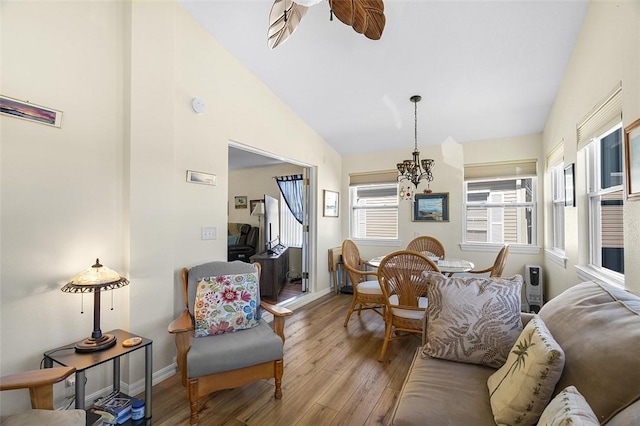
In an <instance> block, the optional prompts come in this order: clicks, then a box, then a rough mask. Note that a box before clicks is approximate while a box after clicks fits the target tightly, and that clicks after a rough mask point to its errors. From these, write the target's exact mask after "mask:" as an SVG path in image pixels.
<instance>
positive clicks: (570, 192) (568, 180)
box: [564, 163, 576, 207]
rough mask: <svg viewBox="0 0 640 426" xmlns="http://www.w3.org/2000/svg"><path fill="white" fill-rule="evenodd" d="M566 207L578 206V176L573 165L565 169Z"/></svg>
mask: <svg viewBox="0 0 640 426" xmlns="http://www.w3.org/2000/svg"><path fill="white" fill-rule="evenodd" d="M564 205H565V206H566V207H575V206H576V176H575V170H574V164H573V163H571V164H569V165H568V166H566V167H565V168H564Z"/></svg>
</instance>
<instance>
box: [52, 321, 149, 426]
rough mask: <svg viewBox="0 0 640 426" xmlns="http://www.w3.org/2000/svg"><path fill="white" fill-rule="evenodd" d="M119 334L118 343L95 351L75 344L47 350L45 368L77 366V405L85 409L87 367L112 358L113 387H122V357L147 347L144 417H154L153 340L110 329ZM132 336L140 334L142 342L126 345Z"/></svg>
mask: <svg viewBox="0 0 640 426" xmlns="http://www.w3.org/2000/svg"><path fill="white" fill-rule="evenodd" d="M108 334H112V335H114V336H115V337H116V339H117V343H116V344H115V346H112V347H110V348H108V349H105V350H102V351H96V352H88V353H81V352H76V351H75V349H74V344H75V342H74V343H71V344H69V345H64V346H60V347H59V348H55V349H52V350H50V351H47V352H45V353H44V367H45V368H51V367H53V363H54V362H55V363H56V364H60V365H62V366H65V367H75V368H76V408H79V409H82V410H85V404H84V399H85V389H84V386H85V372H86V370H88V369H90V368H92V367H95V366H98V365H100V364H103V363H105V362H108V361H113V390H114V391H119V390H120V357H122V356H123V355H127V354H130V353H131V352H135V351H137V350H138V349H142V348H144V370H145V372H144V401H145V406H144V417H145V418H146V419H150V418H151V392H152V383H151V379H152V374H153V368H152V367H153V365H152V362H153V356H152V355H153V353H152V344H153V341H152V340H151V339H147V338H145V337H142V336H138V335H135V334H131V333H128V332H126V331H124V330H113V331H109V332H108ZM131 337H140V338H142V342H141V343H140V344H138V345H136V346H131V347H124V346H122V342H124V341H125V340H126V339H129V338H131Z"/></svg>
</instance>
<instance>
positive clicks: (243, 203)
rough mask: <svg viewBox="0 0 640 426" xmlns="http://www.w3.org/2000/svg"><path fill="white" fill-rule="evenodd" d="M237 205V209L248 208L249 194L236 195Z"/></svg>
mask: <svg viewBox="0 0 640 426" xmlns="http://www.w3.org/2000/svg"><path fill="white" fill-rule="evenodd" d="M235 206H236V209H246V208H247V196H246V195H236V196H235Z"/></svg>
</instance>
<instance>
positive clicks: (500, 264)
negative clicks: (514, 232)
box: [468, 244, 509, 277]
mask: <svg viewBox="0 0 640 426" xmlns="http://www.w3.org/2000/svg"><path fill="white" fill-rule="evenodd" d="M507 256H509V244H505V245H504V246H502V248H501V249H500V251H499V252H498V255H497V256H496V260H495V261H494V262H493V265H491V266H490V267H488V268H485V269H472V270H471V271H469V272H468V273H469V274H486V273H487V272H489V276H490V277H501V276H502V272H503V271H504V265H505V264H506V263H507Z"/></svg>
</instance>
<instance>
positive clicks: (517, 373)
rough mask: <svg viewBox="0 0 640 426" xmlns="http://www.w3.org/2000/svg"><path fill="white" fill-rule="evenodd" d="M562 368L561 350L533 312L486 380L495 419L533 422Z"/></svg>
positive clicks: (540, 412)
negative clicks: (497, 368) (515, 340)
mask: <svg viewBox="0 0 640 426" xmlns="http://www.w3.org/2000/svg"><path fill="white" fill-rule="evenodd" d="M563 368H564V351H563V350H562V348H561V347H560V345H559V344H558V343H557V342H556V341H555V340H554V339H553V336H551V333H549V330H548V329H547V326H546V325H545V324H544V322H543V321H542V319H541V318H540V317H539V316H538V315H536V316H535V317H534V318H533V319H531V321H529V323H528V324H527V325H526V326H525V328H524V330H522V334H520V337H519V338H518V341H517V342H516V344H515V345H514V346H513V349H512V350H511V353H510V354H509V358H507V362H506V363H505V364H504V365H503V366H502V367H500V369H499V370H498V371H496V372H495V373H493V374H492V375H491V376H489V379H488V380H487V385H488V386H489V397H490V400H491V411H493V417H494V419H495V421H496V423H497V424H499V425H503V424H505V425H522V426H527V425H534V424H535V423H536V422H537V421H538V419H539V418H540V415H541V414H542V411H543V410H544V408H545V406H546V405H547V403H548V402H549V400H550V399H551V395H552V394H553V390H554V389H555V387H556V383H557V382H558V379H560V375H561V374H562V369H563Z"/></svg>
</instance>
